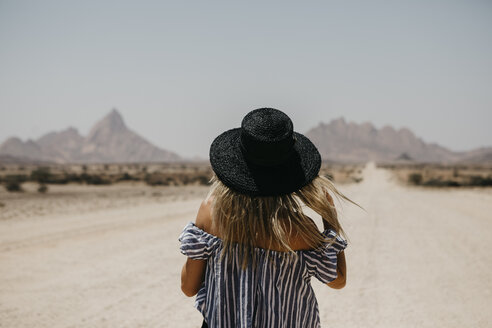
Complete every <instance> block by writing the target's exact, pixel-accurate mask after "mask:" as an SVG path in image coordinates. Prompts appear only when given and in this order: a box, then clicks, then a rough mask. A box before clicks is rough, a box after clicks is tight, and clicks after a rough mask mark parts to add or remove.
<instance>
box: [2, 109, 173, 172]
mask: <svg viewBox="0 0 492 328" xmlns="http://www.w3.org/2000/svg"><path fill="white" fill-rule="evenodd" d="M0 156H1V157H0V159H1V158H2V157H3V158H5V157H7V161H8V162H12V157H14V158H17V159H19V161H20V162H26V161H27V160H32V161H50V162H56V163H105V162H112V163H119V162H124V163H134V162H175V161H179V160H181V157H180V156H178V155H177V154H175V153H173V152H170V151H167V150H164V149H160V148H158V147H156V146H154V145H153V144H151V143H150V142H149V141H147V140H145V139H144V138H143V137H141V136H139V135H138V134H137V133H135V132H133V131H132V130H130V129H129V128H128V127H127V126H126V124H125V122H124V121H123V117H122V116H121V114H120V113H119V112H118V110H116V109H113V110H111V112H110V113H109V114H107V115H106V116H105V117H104V118H102V119H101V120H100V121H99V122H97V123H96V124H95V125H94V126H93V127H92V129H91V130H90V132H89V134H88V136H87V137H83V136H81V135H80V134H79V132H78V131H77V129H75V128H73V127H69V128H67V129H66V130H63V131H60V132H50V133H47V134H45V135H43V136H42V137H40V138H39V139H37V140H31V139H29V140H27V141H25V142H23V141H22V140H21V139H19V138H17V137H12V138H9V139H7V140H6V141H5V142H4V143H2V144H1V145H0ZM8 156H10V158H9V157H8Z"/></svg>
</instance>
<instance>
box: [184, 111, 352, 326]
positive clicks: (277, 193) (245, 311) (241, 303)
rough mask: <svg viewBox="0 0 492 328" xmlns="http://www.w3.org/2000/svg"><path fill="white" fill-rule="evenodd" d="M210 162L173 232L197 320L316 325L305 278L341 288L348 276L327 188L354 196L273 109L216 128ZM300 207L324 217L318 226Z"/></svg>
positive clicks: (343, 243)
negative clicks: (194, 206)
mask: <svg viewBox="0 0 492 328" xmlns="http://www.w3.org/2000/svg"><path fill="white" fill-rule="evenodd" d="M210 163H211V165H212V169H213V171H214V173H215V175H214V177H213V179H212V182H213V184H212V187H211V190H210V193H209V195H208V197H207V199H206V200H204V201H203V203H202V204H201V206H200V209H199V211H198V215H197V218H196V221H195V223H193V222H190V223H188V224H187V225H186V226H185V228H184V229H183V232H182V234H181V235H180V237H179V241H180V242H181V246H180V250H181V252H182V253H183V254H185V255H186V256H188V259H187V261H186V263H185V265H184V266H183V269H182V272H181V288H182V290H183V292H184V294H185V295H187V296H194V295H197V298H196V302H195V307H196V308H197V309H198V310H199V311H200V312H201V313H202V315H203V317H204V322H203V326H202V327H208V326H210V327H214V328H216V327H268V328H272V327H303V328H307V327H319V325H320V321H319V312H318V305H317V301H316V297H315V295H314V292H313V289H312V287H311V284H310V278H311V277H313V276H314V277H316V278H317V279H319V280H320V281H322V282H323V283H326V284H327V285H328V286H329V287H332V288H336V289H339V288H343V287H344V286H345V281H346V274H347V273H346V264H345V255H344V249H345V247H346V246H347V243H346V241H345V240H344V239H343V238H342V237H340V236H341V235H345V234H344V231H343V229H342V227H341V225H340V222H339V221H338V218H337V213H336V210H335V206H334V203H333V199H332V197H331V196H330V194H329V191H331V192H332V193H333V194H334V195H336V196H337V197H341V198H343V199H346V200H348V201H350V202H352V201H351V200H350V199H348V198H347V197H345V196H344V195H343V194H342V193H340V192H339V191H338V190H337V189H336V188H335V186H334V185H333V184H332V183H331V182H330V181H329V180H328V179H326V178H325V177H322V176H319V169H320V167H321V156H320V154H319V152H318V150H317V149H316V147H315V146H314V145H313V144H312V142H311V141H310V140H309V139H308V138H307V137H305V136H304V135H302V134H300V133H297V132H294V129H293V124H292V121H291V120H290V118H289V117H288V116H287V115H286V114H285V113H283V112H281V111H279V110H276V109H273V108H259V109H256V110H253V111H251V112H249V113H248V114H247V115H246V116H245V117H244V118H243V120H242V123H241V127H240V128H235V129H232V130H228V131H226V132H224V133H222V134H221V135H219V136H218V137H217V138H216V139H215V140H214V141H213V143H212V145H211V147H210ZM352 203H354V202H352ZM354 204H355V203H354ZM304 205H306V206H308V207H310V208H312V209H313V210H314V211H316V212H317V213H318V214H320V215H321V216H322V218H323V224H324V228H325V229H324V231H323V232H320V231H319V230H318V229H317V227H316V224H315V223H314V222H313V220H312V219H310V218H309V217H308V216H307V215H305V214H304V213H303V210H302V207H303V206H304ZM356 205H357V204H356Z"/></svg>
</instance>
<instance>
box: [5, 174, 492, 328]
mask: <svg viewBox="0 0 492 328" xmlns="http://www.w3.org/2000/svg"><path fill="white" fill-rule="evenodd" d="M363 173H364V180H363V181H362V182H361V183H359V184H354V185H344V186H343V187H340V189H341V190H342V192H344V193H345V194H346V195H347V196H349V197H350V198H352V199H353V200H355V201H356V202H358V203H359V204H361V205H362V206H363V207H364V208H365V209H366V211H367V212H364V211H362V210H360V209H359V208H357V207H355V206H353V205H350V204H348V203H344V204H343V205H342V206H341V207H339V213H340V216H341V220H342V223H343V224H344V226H345V227H346V231H347V233H348V235H349V246H348V248H347V250H346V256H347V265H348V283H347V286H346V287H345V288H344V289H342V290H333V289H330V288H328V287H326V286H322V285H321V284H319V283H317V282H316V281H315V280H313V286H314V288H315V289H316V293H317V295H318V302H319V304H320V312H321V322H322V325H323V327H344V328H347V327H489V326H490V325H491V323H492V313H491V312H490V310H489V308H490V305H491V304H492V282H491V279H490V275H491V274H492V252H491V251H490V249H491V246H492V238H491V237H490V231H491V229H492V192H491V191H490V190H483V189H482V190H480V189H475V190H470V189H469V190H429V189H425V190H423V189H420V188H408V187H403V186H399V185H397V184H396V183H395V182H394V181H392V180H391V177H390V174H389V172H387V171H384V170H381V169H377V168H375V167H374V165H373V164H368V165H367V166H366V168H365V169H364V172H363ZM199 203H200V198H198V197H196V196H193V198H190V199H181V200H179V199H178V200H176V201H173V202H169V201H166V202H159V201H155V202H143V203H136V204H135V203H132V202H129V203H128V204H127V205H125V204H121V202H120V203H119V204H118V206H117V207H110V206H109V207H106V208H100V207H98V208H95V209H94V210H93V211H88V210H85V211H84V212H81V213H70V211H68V212H67V211H65V212H64V213H63V214H59V213H58V214H57V213H56V211H54V212H53V213H44V214H43V215H41V216H36V215H29V216H26V217H24V218H17V219H15V218H13V219H8V220H2V221H0V327H199V325H200V322H201V318H200V314H199V313H198V311H196V310H195V309H194V308H193V303H194V299H193V298H187V297H185V296H184V295H183V294H182V293H181V291H180V285H179V274H180V269H181V265H182V264H183V262H184V260H185V258H184V256H183V255H181V254H180V253H179V252H178V241H177V236H178V235H179V233H180V232H181V229H182V227H183V226H184V225H185V224H186V223H187V222H188V221H190V220H194V216H195V214H196V211H197V209H198V205H199ZM7 206H8V204H7ZM1 210H2V209H1V208H0V211H1Z"/></svg>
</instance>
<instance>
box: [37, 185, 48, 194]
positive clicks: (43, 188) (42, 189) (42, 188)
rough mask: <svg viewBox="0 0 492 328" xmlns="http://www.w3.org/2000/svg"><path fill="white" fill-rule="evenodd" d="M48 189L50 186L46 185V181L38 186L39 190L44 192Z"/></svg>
mask: <svg viewBox="0 0 492 328" xmlns="http://www.w3.org/2000/svg"><path fill="white" fill-rule="evenodd" d="M47 191H48V186H47V185H45V184H44V183H42V184H40V185H39V187H38V192H39V193H42V194H44V193H45V192H47Z"/></svg>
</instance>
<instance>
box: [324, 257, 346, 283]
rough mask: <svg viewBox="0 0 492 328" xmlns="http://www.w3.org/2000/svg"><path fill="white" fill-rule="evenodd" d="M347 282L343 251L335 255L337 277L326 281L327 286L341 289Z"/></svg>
mask: <svg viewBox="0 0 492 328" xmlns="http://www.w3.org/2000/svg"><path fill="white" fill-rule="evenodd" d="M346 282H347V267H346V264H345V254H344V252H343V251H341V252H340V253H338V255H337V277H336V278H335V280H333V281H331V282H329V283H327V285H328V287H331V288H334V289H342V288H343V287H345V283H346Z"/></svg>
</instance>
